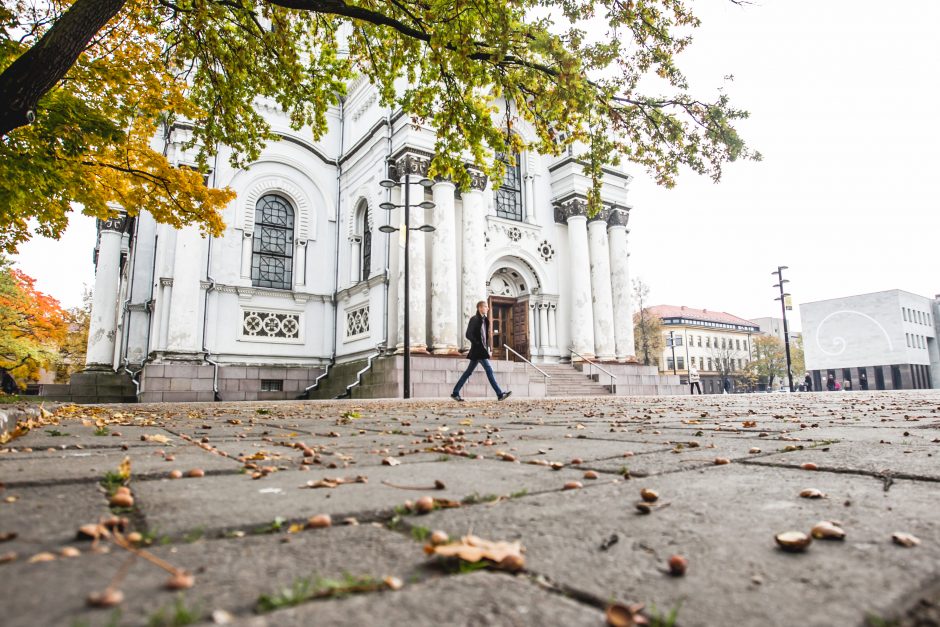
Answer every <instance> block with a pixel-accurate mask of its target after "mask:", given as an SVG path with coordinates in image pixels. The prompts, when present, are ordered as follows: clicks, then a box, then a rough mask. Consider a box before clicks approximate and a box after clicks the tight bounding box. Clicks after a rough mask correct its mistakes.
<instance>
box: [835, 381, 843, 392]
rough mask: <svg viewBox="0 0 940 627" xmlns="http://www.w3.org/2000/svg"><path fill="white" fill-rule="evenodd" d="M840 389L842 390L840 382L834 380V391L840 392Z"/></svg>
mask: <svg viewBox="0 0 940 627" xmlns="http://www.w3.org/2000/svg"><path fill="white" fill-rule="evenodd" d="M840 391H842V384H840V383H839V382H838V381H836V392H840Z"/></svg>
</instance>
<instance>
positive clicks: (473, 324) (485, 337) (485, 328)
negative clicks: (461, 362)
mask: <svg viewBox="0 0 940 627" xmlns="http://www.w3.org/2000/svg"><path fill="white" fill-rule="evenodd" d="M489 311H490V306H489V305H488V304H487V303H486V301H485V300H481V301H480V302H478V303H477V313H476V315H474V316H471V318H470V322H469V323H468V324H467V333H466V334H465V335H466V338H467V339H468V340H470V352H469V353H467V359H469V360H470V365H469V366H467V369H466V370H465V371H464V373H463V375H461V377H460V380H459V381H457V385H455V386H454V391H453V393H452V394H451V395H450V397H451V398H452V399H454V400H455V401H458V402H463V397H461V396H460V390H461V388H463V385H464V383H466V382H467V379H469V378H470V375H471V374H473V371H474V370H476V367H477V364H483V371H484V372H486V378H487V379H489V380H490V385H492V386H493V391H494V392H496V398H498V399H499V400H501V401H502V400H505V399H506V398H508V397H509V395H510V394H512V392H503V391H502V390H501V389H499V384H498V383H496V377H495V376H494V375H493V368H492V366H490V343H489V324H488V321H487V319H486V314H488V313H489Z"/></svg>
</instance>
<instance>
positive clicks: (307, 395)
mask: <svg viewBox="0 0 940 627" xmlns="http://www.w3.org/2000/svg"><path fill="white" fill-rule="evenodd" d="M332 365H333V364H327V365H326V370H324V371H323V374H321V375H320V376H319V377H317V378H316V379H315V380H314V382H313V383H311V384H310V385H308V386H307V387H305V388H304V391H303V392H301V393H300V394H299V395H298V396H297V398H298V399H307V400H309V399H310V393H311V392H315V391H316V390H318V389H319V387H320V381H322V380H323V379H325V378H327V377H328V376H330V368H331V367H332Z"/></svg>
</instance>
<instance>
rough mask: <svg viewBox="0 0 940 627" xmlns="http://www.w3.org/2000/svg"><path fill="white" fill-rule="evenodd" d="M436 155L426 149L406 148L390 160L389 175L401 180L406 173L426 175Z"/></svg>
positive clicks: (391, 177) (393, 178)
mask: <svg viewBox="0 0 940 627" xmlns="http://www.w3.org/2000/svg"><path fill="white" fill-rule="evenodd" d="M433 158H434V155H433V154H432V153H430V152H425V151H424V150H418V149H415V148H405V149H403V150H401V151H400V152H399V153H398V154H397V155H395V156H394V157H392V158H391V159H389V161H388V177H389V178H390V179H392V180H393V181H400V180H401V179H402V177H404V176H405V175H406V174H412V175H416V176H421V177H426V176H427V175H428V169H429V168H430V167H431V160H432V159H433Z"/></svg>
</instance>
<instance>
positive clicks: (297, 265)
mask: <svg viewBox="0 0 940 627" xmlns="http://www.w3.org/2000/svg"><path fill="white" fill-rule="evenodd" d="M306 284H307V242H306V241H303V242H300V241H298V242H295V243H294V287H304V286H305V285H306Z"/></svg>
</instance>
